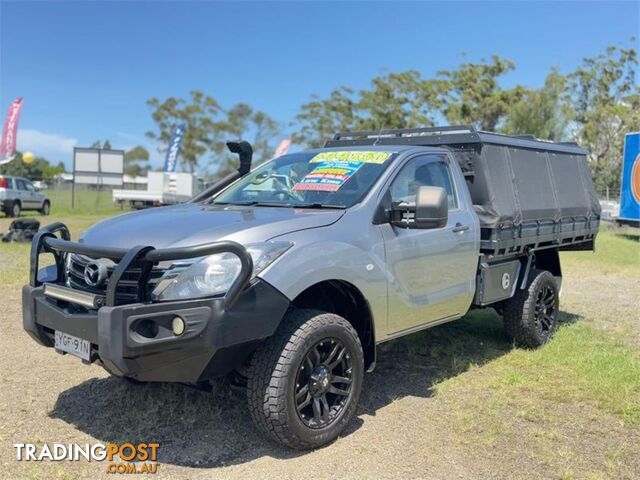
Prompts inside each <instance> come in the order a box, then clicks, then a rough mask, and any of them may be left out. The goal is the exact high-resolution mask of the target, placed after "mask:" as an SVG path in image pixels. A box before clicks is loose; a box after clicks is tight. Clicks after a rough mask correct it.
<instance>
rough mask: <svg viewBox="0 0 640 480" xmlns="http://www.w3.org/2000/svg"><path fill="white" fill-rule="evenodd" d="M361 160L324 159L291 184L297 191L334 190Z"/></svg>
mask: <svg viewBox="0 0 640 480" xmlns="http://www.w3.org/2000/svg"><path fill="white" fill-rule="evenodd" d="M362 165H364V163H363V162H344V161H324V162H322V163H321V164H320V165H318V166H317V167H316V168H314V169H313V170H311V171H310V172H309V173H308V174H306V175H305V176H304V177H303V178H302V180H300V182H298V183H296V184H295V185H294V186H293V189H294V190H297V191H313V192H336V191H338V190H339V189H340V187H342V185H344V184H345V183H346V181H347V180H349V178H351V176H352V175H353V174H354V173H356V172H357V171H358V170H359V169H360V167H362Z"/></svg>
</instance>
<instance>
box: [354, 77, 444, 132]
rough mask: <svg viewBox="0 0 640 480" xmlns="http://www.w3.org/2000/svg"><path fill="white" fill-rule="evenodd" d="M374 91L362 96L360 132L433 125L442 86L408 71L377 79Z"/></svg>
mask: <svg viewBox="0 0 640 480" xmlns="http://www.w3.org/2000/svg"><path fill="white" fill-rule="evenodd" d="M371 83H372V84H373V88H372V89H370V90H362V91H361V92H360V101H359V102H358V109H359V110H360V111H361V112H363V115H362V118H361V119H359V121H358V128H361V129H364V130H379V129H389V128H413V127H421V126H430V125H433V118H434V116H435V114H436V112H437V109H438V107H439V106H440V101H439V98H438V92H439V86H440V82H438V81H437V80H425V79H423V78H422V77H421V76H420V73H419V72H417V71H415V70H409V71H406V72H401V73H390V74H388V75H384V76H381V77H376V78H374V79H373V80H372V82H371Z"/></svg>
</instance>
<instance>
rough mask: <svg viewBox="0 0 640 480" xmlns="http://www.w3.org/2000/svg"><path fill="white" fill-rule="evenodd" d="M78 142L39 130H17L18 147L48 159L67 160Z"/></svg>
mask: <svg viewBox="0 0 640 480" xmlns="http://www.w3.org/2000/svg"><path fill="white" fill-rule="evenodd" d="M77 144H78V140H77V139H75V138H66V137H63V136H61V135H57V134H55V133H45V132H41V131H39V130H23V129H20V130H18V142H17V146H18V149H19V150H20V151H22V152H33V153H34V154H35V155H37V156H43V157H45V158H48V159H50V160H55V161H59V160H69V159H71V158H72V157H73V147H75V146H76V145H77Z"/></svg>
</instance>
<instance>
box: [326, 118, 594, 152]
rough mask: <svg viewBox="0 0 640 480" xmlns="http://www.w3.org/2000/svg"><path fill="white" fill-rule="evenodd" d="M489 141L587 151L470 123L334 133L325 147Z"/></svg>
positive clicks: (566, 150) (517, 145)
mask: <svg viewBox="0 0 640 480" xmlns="http://www.w3.org/2000/svg"><path fill="white" fill-rule="evenodd" d="M482 143H491V144H495V145H506V146H513V147H519V148H529V149H534V150H545V151H552V152H562V153H573V154H577V155H586V154H587V153H588V152H587V151H586V150H585V149H583V148H581V147H580V146H579V145H578V144H577V143H575V142H552V141H550V140H540V139H538V138H536V137H534V136H533V135H503V134H500V133H493V132H483V131H482V130H476V128H475V127H474V126H473V125H452V126H447V127H420V128H398V129H393V130H378V131H374V130H370V131H355V132H339V133H336V134H335V135H334V136H333V138H332V139H331V140H328V141H327V142H326V143H325V145H324V146H325V147H346V146H361V145H415V146H439V145H450V146H453V145H461V146H462V145H465V144H482Z"/></svg>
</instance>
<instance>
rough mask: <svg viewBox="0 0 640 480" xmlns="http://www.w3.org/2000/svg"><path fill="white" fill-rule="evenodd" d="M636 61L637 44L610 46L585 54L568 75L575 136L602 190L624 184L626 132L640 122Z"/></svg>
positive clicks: (639, 91)
mask: <svg viewBox="0 0 640 480" xmlns="http://www.w3.org/2000/svg"><path fill="white" fill-rule="evenodd" d="M632 41H633V39H632ZM637 65H638V58H637V52H636V50H635V49H633V48H624V47H614V46H611V47H608V48H607V49H606V51H605V52H604V53H602V54H599V55H597V56H595V57H591V58H585V59H584V60H583V61H582V65H580V66H579V67H578V68H577V69H576V71H575V72H573V73H571V74H570V75H569V90H570V93H571V99H572V104H573V108H574V110H575V123H576V133H575V139H576V140H577V141H578V143H580V145H582V146H583V147H585V148H587V149H588V150H589V151H590V154H589V165H590V167H591V172H592V174H593V177H594V180H595V183H596V188H597V189H598V190H599V191H600V192H602V191H603V190H605V189H606V188H607V187H608V188H614V189H617V188H619V187H620V168H621V165H620V163H621V158H622V149H623V142H624V135H625V133H627V132H630V131H634V130H637V128H638V125H640V122H639V120H640V119H639V116H640V114H639V113H638V107H640V101H639V98H640V87H638V85H636V83H635V72H636V67H637Z"/></svg>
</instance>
